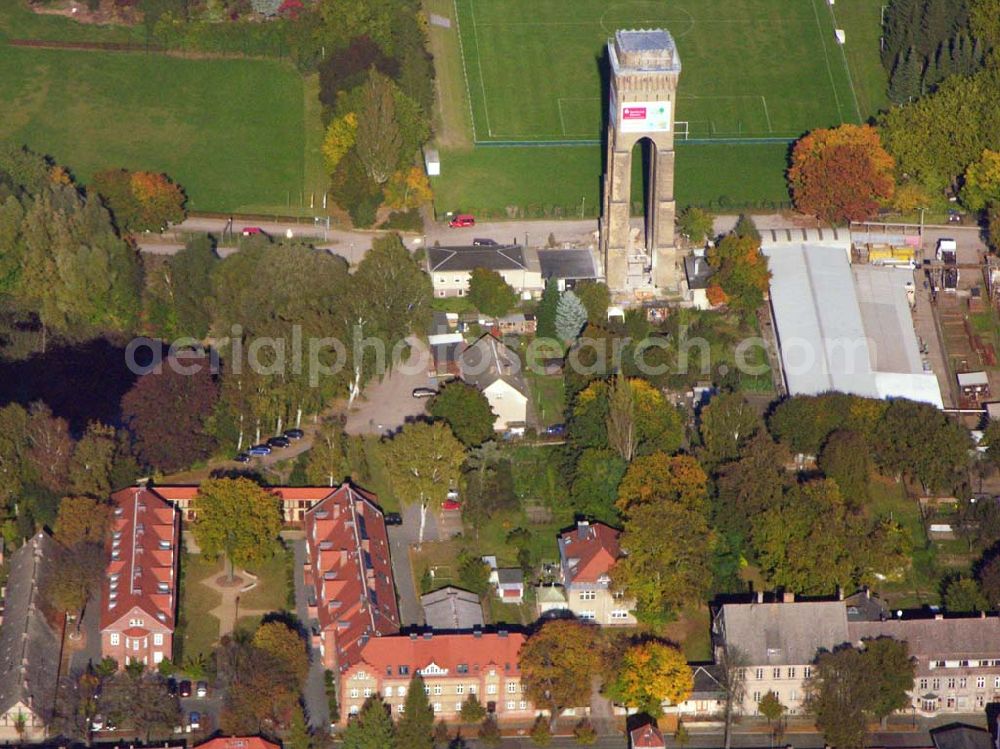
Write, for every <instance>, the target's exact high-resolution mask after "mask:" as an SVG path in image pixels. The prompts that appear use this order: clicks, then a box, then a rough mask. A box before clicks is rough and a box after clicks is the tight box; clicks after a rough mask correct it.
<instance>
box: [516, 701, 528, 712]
mask: <svg viewBox="0 0 1000 749" xmlns="http://www.w3.org/2000/svg"><path fill="white" fill-rule="evenodd" d="M517 709H518V710H527V709H528V703H527V702H525V701H524V700H521V701H520V702H519V703H517Z"/></svg>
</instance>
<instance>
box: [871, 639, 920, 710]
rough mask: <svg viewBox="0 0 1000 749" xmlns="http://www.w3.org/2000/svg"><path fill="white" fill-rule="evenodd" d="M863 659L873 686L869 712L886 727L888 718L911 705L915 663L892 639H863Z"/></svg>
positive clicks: (905, 648)
mask: <svg viewBox="0 0 1000 749" xmlns="http://www.w3.org/2000/svg"><path fill="white" fill-rule="evenodd" d="M864 660H865V664H866V666H867V669H868V673H869V674H870V678H871V679H872V681H873V682H874V684H875V693H874V695H873V696H872V701H871V704H870V706H869V710H871V713H872V714H873V715H874V716H875V717H876V718H878V719H879V720H881V721H883V725H885V719H886V718H887V717H888V716H889V715H891V714H892V713H894V712H897V711H900V710H906V709H907V708H908V707H909V706H910V696H909V692H910V690H911V689H913V677H914V675H915V674H916V663H915V661H914V660H913V659H912V658H910V652H909V647H908V646H907V644H906V642H905V641H901V640H895V639H893V638H892V637H878V638H875V639H872V640H865V641H864Z"/></svg>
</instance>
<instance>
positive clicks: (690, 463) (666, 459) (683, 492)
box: [616, 452, 708, 515]
mask: <svg viewBox="0 0 1000 749" xmlns="http://www.w3.org/2000/svg"><path fill="white" fill-rule="evenodd" d="M707 501H708V476H706V475H705V471H704V470H703V469H702V467H701V465H700V464H699V463H698V461H697V460H695V459H694V458H693V457H691V456H690V455H675V456H670V455H667V454H666V453H664V452H655V453H653V454H651V455H642V456H639V457H638V458H636V459H635V460H633V461H632V463H631V464H629V467H628V469H627V470H626V471H625V476H624V478H622V482H621V484H619V486H618V501H617V503H616V505H617V507H618V509H619V510H620V511H621V512H622V513H623V514H626V515H627V514H628V513H629V512H631V511H632V510H633V509H634V508H636V507H638V506H639V505H643V504H650V503H678V504H681V505H683V506H685V507H688V508H690V509H694V510H698V511H704V509H705V506H706V504H707Z"/></svg>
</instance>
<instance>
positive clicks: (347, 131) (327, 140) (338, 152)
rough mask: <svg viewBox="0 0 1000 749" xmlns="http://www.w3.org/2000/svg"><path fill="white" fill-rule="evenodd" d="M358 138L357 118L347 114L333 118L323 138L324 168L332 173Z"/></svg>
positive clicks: (351, 113) (352, 114)
mask: <svg viewBox="0 0 1000 749" xmlns="http://www.w3.org/2000/svg"><path fill="white" fill-rule="evenodd" d="M357 137H358V116H357V115H356V114H355V113H354V112H347V113H346V114H344V115H343V116H341V117H335V118H334V119H333V120H332V121H331V122H330V124H329V125H327V128H326V136H325V137H324V138H323V146H322V150H323V159H324V160H325V161H326V168H327V169H329V170H330V171H331V172H333V170H334V169H336V168H337V167H338V166H339V165H340V161H341V159H343V158H344V156H346V155H347V152H348V151H350V150H351V149H352V148H354V143H355V141H356V140H357Z"/></svg>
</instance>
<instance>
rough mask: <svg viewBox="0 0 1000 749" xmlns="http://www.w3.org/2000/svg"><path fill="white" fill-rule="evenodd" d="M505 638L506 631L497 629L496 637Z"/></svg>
mask: <svg viewBox="0 0 1000 749" xmlns="http://www.w3.org/2000/svg"><path fill="white" fill-rule="evenodd" d="M506 636H507V630H506V629H498V630H497V637H506Z"/></svg>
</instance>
